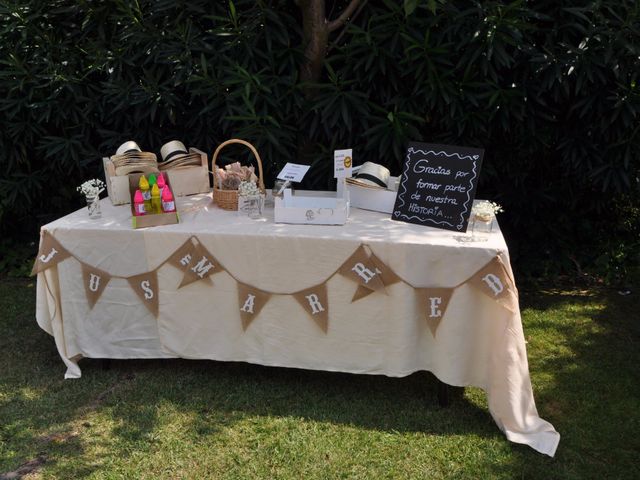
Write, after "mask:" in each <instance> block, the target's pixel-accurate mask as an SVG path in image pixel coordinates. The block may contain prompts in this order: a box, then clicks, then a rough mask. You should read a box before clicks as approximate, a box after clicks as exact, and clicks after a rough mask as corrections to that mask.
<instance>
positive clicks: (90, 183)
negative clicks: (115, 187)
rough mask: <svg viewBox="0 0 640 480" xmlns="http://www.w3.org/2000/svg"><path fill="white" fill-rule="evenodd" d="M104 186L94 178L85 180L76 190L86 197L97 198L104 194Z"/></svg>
mask: <svg viewBox="0 0 640 480" xmlns="http://www.w3.org/2000/svg"><path fill="white" fill-rule="evenodd" d="M104 187H105V184H104V182H103V181H102V180H100V179H97V178H94V179H92V180H87V181H86V182H84V183H83V184H82V185H80V186H79V187H77V188H76V190H78V191H79V192H82V194H84V196H86V197H97V196H98V195H100V193H102V192H104Z"/></svg>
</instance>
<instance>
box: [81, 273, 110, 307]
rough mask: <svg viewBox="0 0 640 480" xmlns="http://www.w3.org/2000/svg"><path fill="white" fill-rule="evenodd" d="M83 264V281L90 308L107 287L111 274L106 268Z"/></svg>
mask: <svg viewBox="0 0 640 480" xmlns="http://www.w3.org/2000/svg"><path fill="white" fill-rule="evenodd" d="M81 264H82V283H83V284H84V293H85V294H86V295H87V302H88V303H89V308H93V306H94V305H95V304H96V302H97V301H98V299H99V298H100V295H102V292H104V289H105V288H107V284H108V283H109V280H111V275H110V274H109V273H107V272H105V271H104V270H100V269H99V268H95V267H92V266H91V265H87V264H86V263H81Z"/></svg>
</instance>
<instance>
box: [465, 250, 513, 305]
mask: <svg viewBox="0 0 640 480" xmlns="http://www.w3.org/2000/svg"><path fill="white" fill-rule="evenodd" d="M467 281H468V282H469V283H470V284H471V285H473V286H474V287H476V288H477V289H478V290H480V291H481V292H482V293H484V294H485V295H487V296H488V297H489V298H493V299H494V300H495V301H496V302H498V303H499V304H500V305H502V306H503V307H504V308H506V309H507V310H510V311H511V312H516V311H517V309H518V297H517V295H516V290H515V285H513V282H512V281H511V278H510V277H509V275H508V274H507V271H506V269H505V267H504V264H503V263H502V261H501V260H500V258H499V257H497V256H496V257H494V258H493V259H492V260H491V261H490V262H489V263H487V264H486V265H485V266H484V267H482V268H481V269H480V270H478V271H477V272H476V273H474V274H473V275H472V276H471V278H469V280H467Z"/></svg>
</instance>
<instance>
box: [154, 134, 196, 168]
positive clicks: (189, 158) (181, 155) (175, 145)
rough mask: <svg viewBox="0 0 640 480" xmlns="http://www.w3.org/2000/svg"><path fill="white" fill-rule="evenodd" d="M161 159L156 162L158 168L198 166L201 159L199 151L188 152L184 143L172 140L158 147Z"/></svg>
mask: <svg viewBox="0 0 640 480" xmlns="http://www.w3.org/2000/svg"><path fill="white" fill-rule="evenodd" d="M160 155H161V156H162V161H161V162H160V163H158V167H159V168H160V170H170V169H174V168H180V167H189V166H193V165H195V166H199V165H201V162H202V159H201V158H200V154H199V153H189V151H188V150H187V147H185V146H184V143H182V142H180V141H178V140H172V141H171V142H168V143H165V144H164V145H163V146H162V148H161V149H160Z"/></svg>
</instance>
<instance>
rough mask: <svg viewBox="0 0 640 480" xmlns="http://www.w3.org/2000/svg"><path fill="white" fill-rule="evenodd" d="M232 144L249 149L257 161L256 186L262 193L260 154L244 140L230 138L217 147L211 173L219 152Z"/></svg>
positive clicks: (212, 160)
mask: <svg viewBox="0 0 640 480" xmlns="http://www.w3.org/2000/svg"><path fill="white" fill-rule="evenodd" d="M232 143H239V144H241V145H244V146H245V147H249V150H251V153H253V156H254V157H256V160H257V161H258V186H259V187H260V190H262V191H263V192H264V181H263V179H262V159H261V158H260V154H259V153H258V151H257V150H256V149H255V147H254V146H253V145H251V144H250V143H249V142H247V141H245V140H240V139H239V138H232V139H231V140H227V141H226V142H222V143H221V144H220V145H218V148H216V151H215V152H214V153H213V158H212V159H211V170H212V171H213V172H215V171H216V170H215V168H214V167H215V166H216V159H217V158H218V154H219V153H220V150H222V149H223V148H224V147H226V146H227V145H231V144H232ZM214 181H215V179H214Z"/></svg>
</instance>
